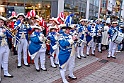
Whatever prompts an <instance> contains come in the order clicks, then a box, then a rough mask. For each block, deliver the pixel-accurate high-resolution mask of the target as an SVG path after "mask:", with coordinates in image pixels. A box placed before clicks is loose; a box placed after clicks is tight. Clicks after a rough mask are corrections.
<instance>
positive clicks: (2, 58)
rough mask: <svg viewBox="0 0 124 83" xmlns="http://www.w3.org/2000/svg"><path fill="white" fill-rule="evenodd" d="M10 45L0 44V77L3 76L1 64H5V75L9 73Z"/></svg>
mask: <svg viewBox="0 0 124 83" xmlns="http://www.w3.org/2000/svg"><path fill="white" fill-rule="evenodd" d="M9 52H10V50H9V47H8V46H0V78H1V64H3V70H4V75H8V58H9Z"/></svg>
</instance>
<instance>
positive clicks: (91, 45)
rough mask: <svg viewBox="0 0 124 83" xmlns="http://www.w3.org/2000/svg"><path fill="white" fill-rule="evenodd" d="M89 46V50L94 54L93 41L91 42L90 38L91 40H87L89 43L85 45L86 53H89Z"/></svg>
mask: <svg viewBox="0 0 124 83" xmlns="http://www.w3.org/2000/svg"><path fill="white" fill-rule="evenodd" d="M90 48H91V50H92V54H95V53H94V48H95V42H93V40H91V41H90V42H89V45H88V46H87V53H86V54H87V55H89V51H90Z"/></svg>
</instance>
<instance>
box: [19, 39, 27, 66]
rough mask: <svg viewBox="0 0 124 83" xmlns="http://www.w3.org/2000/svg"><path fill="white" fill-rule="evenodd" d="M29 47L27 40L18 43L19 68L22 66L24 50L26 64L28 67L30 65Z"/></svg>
mask: <svg viewBox="0 0 124 83" xmlns="http://www.w3.org/2000/svg"><path fill="white" fill-rule="evenodd" d="M27 47H28V42H27V40H26V39H20V43H18V66H21V53H22V50H23V59H24V64H25V65H28V63H27Z"/></svg>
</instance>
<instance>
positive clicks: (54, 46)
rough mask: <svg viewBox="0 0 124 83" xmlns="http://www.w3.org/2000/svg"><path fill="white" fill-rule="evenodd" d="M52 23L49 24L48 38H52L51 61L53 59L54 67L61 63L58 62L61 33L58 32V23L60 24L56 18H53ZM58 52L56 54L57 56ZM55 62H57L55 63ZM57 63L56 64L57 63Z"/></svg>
mask: <svg viewBox="0 0 124 83" xmlns="http://www.w3.org/2000/svg"><path fill="white" fill-rule="evenodd" d="M51 21H52V23H51V24H52V25H51V26H49V30H50V32H49V33H48V39H49V40H50V61H51V66H52V67H53V68H56V67H57V66H56V65H58V64H59V62H58V54H59V46H58V38H59V33H58V32H56V30H57V29H58V28H57V27H56V25H57V24H58V23H57V22H58V21H57V19H56V18H52V19H51ZM55 54H56V56H55ZM54 58H55V61H54ZM54 62H55V63H54ZM55 64H56V65H55Z"/></svg>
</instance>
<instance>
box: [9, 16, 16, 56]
mask: <svg viewBox="0 0 124 83" xmlns="http://www.w3.org/2000/svg"><path fill="white" fill-rule="evenodd" d="M9 20H10V23H9V27H10V28H11V29H14V24H15V22H16V20H17V17H16V15H14V16H11V17H9ZM11 41H12V42H10V43H11V44H13V52H14V55H17V50H16V47H15V46H14V42H15V41H16V40H15V38H12V40H11ZM11 44H10V45H11Z"/></svg>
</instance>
